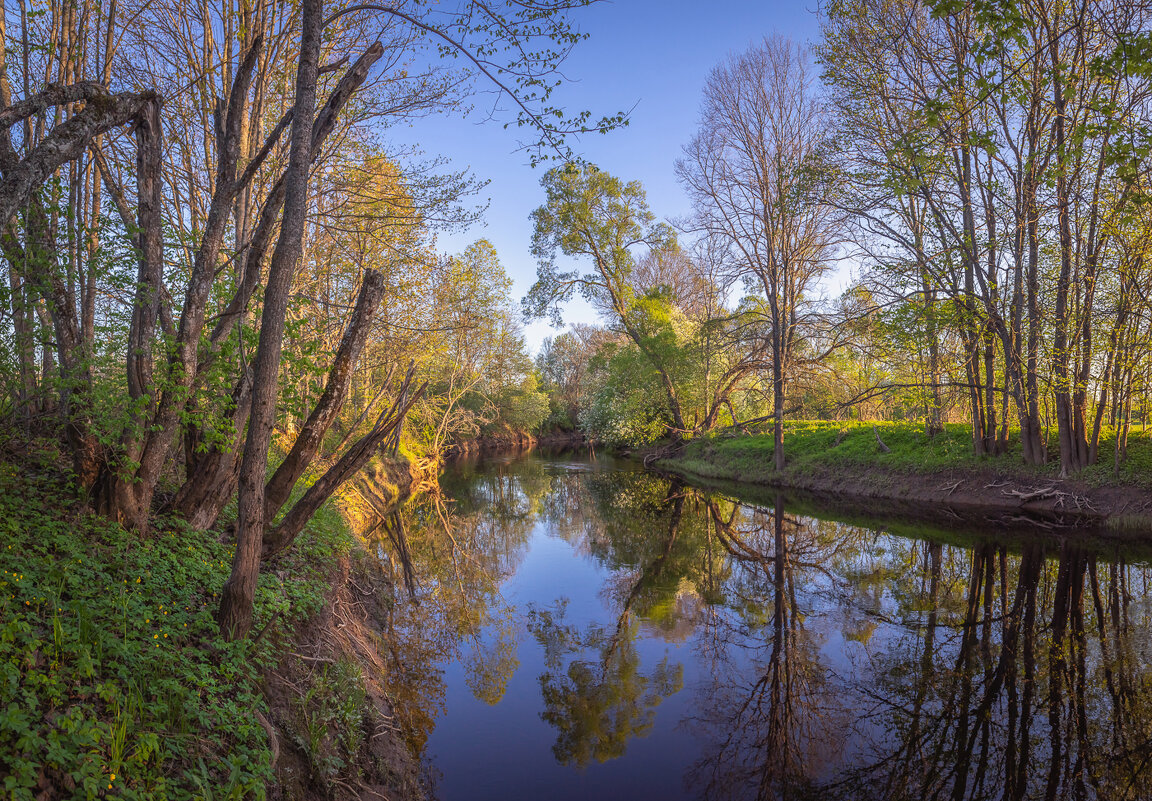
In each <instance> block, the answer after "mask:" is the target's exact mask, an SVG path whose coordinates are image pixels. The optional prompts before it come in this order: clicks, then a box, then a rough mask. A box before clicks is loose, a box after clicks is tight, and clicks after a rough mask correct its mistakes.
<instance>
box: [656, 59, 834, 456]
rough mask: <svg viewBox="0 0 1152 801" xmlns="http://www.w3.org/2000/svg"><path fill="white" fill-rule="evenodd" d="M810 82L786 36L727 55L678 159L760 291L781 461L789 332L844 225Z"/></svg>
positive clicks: (793, 336) (699, 202)
mask: <svg viewBox="0 0 1152 801" xmlns="http://www.w3.org/2000/svg"><path fill="white" fill-rule="evenodd" d="M813 83H814V82H813V75H812V73H811V70H810V67H809V61H808V56H807V54H806V53H805V52H804V50H802V49H801V48H800V47H799V46H797V45H795V44H793V43H792V42H790V41H789V40H787V39H783V38H780V37H774V38H769V39H765V40H764V42H762V43H761V44H759V45H757V46H755V47H753V48H751V49H750V50H748V51H747V52H745V53H743V54H740V55H736V56H732V57H730V58H729V59H727V60H726V61H725V62H724V63H722V64H721V65H720V66H718V67H716V68H715V69H714V70H713V71H712V73H711V75H709V77H708V81H707V83H706V85H705V89H704V100H703V104H702V107H701V115H700V116H701V120H702V122H701V126H700V131H699V132H698V133H697V135H696V136H695V138H694V139H693V140H692V142H691V143H690V144H689V145H688V146H687V147H686V148H685V152H684V157H683V158H682V159H681V160H679V161H678V162H677V166H676V169H677V174H678V175H679V177H680V180H681V181H682V182H683V184H684V186H685V188H686V189H687V190H688V193H689V195H690V196H691V197H692V199H693V202H694V205H695V208H696V225H697V226H698V228H699V229H700V230H701V231H703V232H704V234H705V235H706V236H708V237H710V238H713V239H714V240H716V241H717V242H719V243H721V246H722V247H723V248H724V249H725V251H726V252H727V261H728V264H730V265H731V268H732V269H733V270H734V271H735V272H736V274H737V275H739V276H740V278H742V279H743V280H744V282H745V283H746V285H748V286H749V288H750V289H752V290H753V291H754V292H757V293H759V294H760V295H761V296H762V299H763V301H764V306H765V309H766V312H765V317H766V319H765V324H766V326H765V328H766V330H765V331H764V334H763V336H764V337H765V339H766V340H767V342H768V348H767V350H768V352H769V353H770V354H771V372H772V396H773V409H774V410H773V415H774V419H775V463H776V467H777V469H780V468H782V467H783V466H784V446H783V431H784V403H785V396H786V390H787V383H788V380H789V378H790V372H791V370H792V369H793V367H794V359H795V356H796V353H797V344H798V341H799V340H800V338H801V336H802V333H801V332H802V331H803V329H804V326H805V325H806V324H808V323H810V322H812V319H813V318H812V314H813V311H814V306H813V302H812V297H811V293H812V292H813V291H814V290H815V285H816V282H817V280H818V279H819V278H820V276H821V275H823V274H824V273H825V272H826V270H827V269H828V267H829V264H830V259H831V257H832V255H833V250H834V248H835V246H836V244H837V242H838V241H839V238H840V235H841V226H842V218H841V215H840V212H839V211H838V210H837V207H836V205H835V204H834V203H833V202H832V201H833V197H834V192H835V181H834V180H833V174H832V172H831V169H830V166H829V164H830V162H829V158H828V157H829V155H830V154H829V147H830V144H831V137H830V133H831V131H830V127H829V120H828V117H827V114H826V112H825V109H824V107H823V105H822V104H821V102H820V100H819V98H818V97H817V95H816V87H815V86H814V85H813Z"/></svg>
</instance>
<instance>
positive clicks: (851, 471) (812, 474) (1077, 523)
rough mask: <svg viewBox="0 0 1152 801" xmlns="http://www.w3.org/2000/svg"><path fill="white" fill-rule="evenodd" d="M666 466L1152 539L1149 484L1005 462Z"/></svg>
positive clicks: (738, 480)
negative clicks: (980, 465) (1022, 468)
mask: <svg viewBox="0 0 1152 801" xmlns="http://www.w3.org/2000/svg"><path fill="white" fill-rule="evenodd" d="M649 463H650V464H652V465H653V466H655V467H657V468H658V469H660V470H665V471H668V472H670V473H675V474H679V475H682V476H685V477H687V478H690V479H692V480H693V481H695V482H703V483H706V484H715V485H716V486H718V487H721V488H724V489H728V490H735V491H737V492H740V491H741V489H743V490H744V491H745V492H753V493H755V494H757V495H758V496H763V495H764V493H765V491H768V490H784V491H788V492H790V493H800V494H801V495H803V496H805V497H806V498H807V499H809V500H811V501H812V502H813V503H816V504H817V505H831V506H833V507H836V508H839V509H842V510H858V511H861V512H865V513H869V514H875V515H879V516H886V515H898V516H900V517H904V518H918V519H924V520H927V521H932V522H937V523H943V524H955V523H965V524H989V525H996V526H1002V527H1010V528H1028V527H1036V528H1040V529H1061V530H1063V529H1068V530H1072V529H1083V530H1091V531H1092V533H1093V534H1097V535H1101V536H1105V537H1109V538H1118V539H1124V540H1139V541H1147V542H1150V543H1152V493H1150V492H1149V490H1148V489H1147V488H1145V487H1142V486H1132V485H1112V486H1099V485H1092V484H1088V483H1086V482H1080V481H1075V480H1068V479H1054V478H1048V477H1041V476H1028V475H1024V476H1021V475H1014V474H1012V473H1011V472H1009V471H1006V470H1002V469H992V468H989V469H982V470H973V469H965V468H949V469H944V470H936V471H932V472H924V473H915V472H906V471H894V470H890V469H884V468H880V467H870V468H861V467H859V466H857V465H848V466H845V467H843V468H841V469H832V468H827V467H825V468H821V469H812V468H809V469H807V470H805V471H804V472H800V471H796V470H789V469H788V468H787V467H786V468H785V469H784V470H782V471H779V472H776V471H773V470H771V468H770V466H769V465H765V466H764V469H763V470H762V471H755V472H753V471H748V470H740V469H733V468H730V467H729V466H726V465H725V464H724V463H723V462H722V461H716V462H707V461H706V462H704V463H705V464H706V465H707V467H706V469H703V470H702V469H700V466H701V458H700V454H699V453H697V454H695V458H694V459H693V460H691V462H687V460H683V459H680V458H677V457H676V456H672V457H667V456H664V458H657V459H654V460H649Z"/></svg>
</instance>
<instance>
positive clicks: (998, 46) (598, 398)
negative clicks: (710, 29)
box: [524, 0, 1152, 476]
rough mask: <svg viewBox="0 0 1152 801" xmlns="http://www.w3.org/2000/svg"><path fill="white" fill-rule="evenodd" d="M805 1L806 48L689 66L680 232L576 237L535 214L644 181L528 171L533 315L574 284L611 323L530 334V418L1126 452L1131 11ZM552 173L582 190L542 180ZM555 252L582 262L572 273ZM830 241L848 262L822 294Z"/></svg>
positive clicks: (590, 205)
mask: <svg viewBox="0 0 1152 801" xmlns="http://www.w3.org/2000/svg"><path fill="white" fill-rule="evenodd" d="M822 13H823V16H824V19H823V25H822V39H821V41H820V42H819V43H818V44H817V45H816V46H815V47H814V48H813V51H812V52H811V53H808V52H806V51H805V49H804V48H801V47H800V46H798V45H796V44H794V43H791V42H789V41H788V40H786V39H783V38H781V37H769V38H766V39H765V40H763V42H761V43H759V44H756V45H754V46H752V47H751V48H750V49H749V50H748V51H746V52H745V53H742V54H737V55H733V56H731V57H729V58H728V59H726V60H725V61H724V62H723V63H722V64H720V65H718V66H717V67H716V69H715V70H714V71H713V72H712V74H711V75H710V76H709V78H708V80H707V82H706V88H705V90H704V98H703V101H702V105H701V119H702V122H701V125H700V129H699V131H698V133H697V134H696V136H695V137H694V138H693V139H692V140H691V141H690V142H689V143H687V144H686V145H685V148H684V155H683V157H682V158H681V160H680V161H679V162H678V163H677V165H676V171H677V175H678V177H679V178H680V180H681V182H682V184H683V185H684V187H685V190H686V191H687V193H688V194H689V196H690V198H691V199H692V201H693V204H694V207H695V213H694V214H693V215H692V216H691V217H690V218H689V219H687V220H682V221H677V230H675V231H673V230H671V229H669V230H667V231H664V232H663V233H662V235H661V236H660V237H659V238H658V240H656V241H650V240H649V239H646V238H644V237H643V236H631V237H629V236H623V235H617V236H616V238H615V239H614V240H612V241H611V242H609V241H608V240H605V241H604V243H602V245H601V246H600V247H598V248H589V247H584V248H581V247H572V246H569V245H568V244H567V243H566V242H565V241H564V240H562V239H560V238H557V237H556V235H555V232H554V230H553V228H554V227H555V226H554V224H553V223H552V222H549V223H548V225H547V226H544V225H543V224H542V221H544V220H549V221H551V220H552V219H553V218H556V219H562V220H564V221H565V224H566V225H567V226H568V230H567V231H566V234H567V235H569V236H571V237H572V241H573V242H575V243H590V242H595V241H596V238H597V231H600V232H603V231H607V230H610V229H612V228H613V226H617V227H620V226H621V225H622V224H624V223H625V222H626V221H627V213H626V212H625V211H624V209H623V208H622V207H621V200H622V199H626V202H624V203H623V207H629V208H630V207H635V208H642V209H643V210H644V212H645V213H646V214H647V215H648V218H647V220H646V222H645V224H646V225H648V226H649V227H651V228H652V229H655V228H657V227H658V226H659V224H658V223H655V222H654V221H653V220H652V219H651V213H650V212H648V211H647V206H646V201H645V199H644V194H643V189H642V188H641V187H640V186H639V185H638V184H635V183H632V184H624V183H623V182H622V181H620V180H618V179H616V178H614V177H611V176H607V175H605V174H603V173H600V172H599V171H598V170H596V169H595V168H594V167H591V166H590V165H570V166H568V167H561V168H555V169H554V170H553V171H552V172H550V173H549V175H548V176H547V177H545V179H544V182H543V183H544V184H545V187H546V190H547V193H546V194H547V197H546V202H545V205H544V206H542V207H541V209H540V210H539V211H537V212H536V215H535V218H536V222H537V242H540V241H541V237H542V236H548V235H550V236H552V241H551V242H550V243H549V248H546V249H543V250H541V249H539V248H537V251H536V255H538V256H539V257H541V267H540V270H539V280H538V282H537V284H536V286H534V287H533V289H532V292H531V293H530V294H529V296H528V298H526V299H525V302H524V306H525V311H526V313H527V314H528V315H529V316H544V315H545V314H549V313H552V314H555V312H556V308H557V307H556V305H555V304H556V303H557V302H558V301H563V300H564V299H566V298H567V297H569V296H570V295H571V293H572V292H573V290H574V288H576V287H581V288H583V289H584V290H585V296H586V297H587V298H588V299H589V300H590V301H592V302H593V303H594V305H598V308H600V310H601V311H602V313H603V318H604V325H603V326H602V327H601V328H589V327H586V326H583V327H577V328H575V329H573V330H572V331H569V332H565V333H561V334H560V335H558V336H556V337H555V338H553V339H550V340H548V341H546V342H545V343H544V346H543V348H542V349H541V352H540V354H539V355H538V357H537V369H538V370H539V372H540V374H541V377H542V378H543V379H544V381H545V384H546V386H547V388H548V389H549V392H550V396H551V399H552V400H551V408H552V414H551V416H550V418H549V421H548V422H547V423H546V425H552V426H555V427H560V428H564V427H567V426H573V425H576V424H578V425H579V426H580V427H582V428H583V430H585V431H586V432H588V433H589V434H590V435H592V436H595V437H597V438H600V439H602V440H605V441H608V442H612V443H618V444H630V445H635V444H640V443H646V442H652V441H655V440H657V439H659V438H661V437H669V436H671V437H672V438H673V439H679V438H686V437H691V436H694V435H697V434H700V433H704V432H708V431H712V430H715V429H716V428H717V427H718V426H735V427H738V428H745V429H747V428H748V427H750V426H751V427H756V426H758V425H760V424H763V423H764V422H766V421H771V424H772V426H771V427H772V430H773V432H774V435H775V438H776V466H777V468H779V467H781V466H783V464H784V461H783V460H784V453H783V449H782V443H781V435H782V430H783V421H784V418H785V417H792V418H803V417H816V418H826V419H843V418H851V417H861V418H872V419H878V418H880V419H892V420H910V421H916V422H919V423H922V424H923V425H924V427H925V431H926V433H927V434H928V436H930V437H931V436H934V435H935V434H936V433H938V432H939V431H940V430H941V429H942V425H943V424H944V422H947V421H953V422H959V421H964V422H968V423H970V424H971V426H972V430H973V448H974V451H975V453H977V454H984V455H989V456H996V455H1000V454H1004V453H1007V452H1008V451H1009V450H1012V452H1014V453H1015V452H1019V453H1020V454H1021V457H1022V459H1023V461H1024V462H1025V463H1026V464H1031V465H1037V464H1044V463H1045V462H1047V461H1049V460H1050V459H1052V458H1055V460H1057V461H1058V464H1059V469H1060V473H1061V475H1063V476H1070V475H1074V474H1076V473H1077V472H1079V471H1080V470H1081V469H1083V468H1084V467H1085V466H1087V465H1089V464H1093V463H1096V462H1097V461H1098V460H1099V459H1100V458H1101V453H1100V444H1101V441H1102V435H1103V434H1104V433H1105V431H1106V430H1109V429H1110V430H1112V431H1114V432H1115V438H1114V439H1115V452H1114V454H1112V458H1113V459H1114V462H1115V464H1116V465H1119V464H1120V462H1121V461H1122V460H1123V459H1124V458H1125V455H1126V445H1127V438H1128V435H1129V432H1130V430H1131V426H1132V424H1133V422H1134V421H1136V422H1140V423H1142V424H1143V423H1145V422H1146V421H1147V417H1148V411H1149V404H1148V390H1149V381H1148V379H1149V366H1150V363H1149V360H1148V358H1147V355H1148V349H1149V344H1150V342H1152V306H1150V305H1149V291H1150V289H1152V276H1150V275H1149V273H1148V270H1147V267H1146V264H1145V262H1146V261H1147V259H1146V258H1145V255H1146V253H1147V252H1148V245H1149V242H1150V238H1149V234H1150V233H1152V227H1150V223H1152V218H1150V217H1149V212H1148V209H1149V202H1148V201H1149V194H1148V191H1147V189H1148V187H1149V179H1150V175H1149V162H1148V155H1149V152H1150V150H1152V147H1150V144H1152V140H1150V139H1149V132H1150V131H1152V126H1150V125H1149V112H1150V111H1152V106H1150V105H1149V102H1148V97H1149V89H1150V88H1152V83H1150V80H1149V70H1148V62H1147V59H1146V56H1145V53H1146V46H1147V43H1148V40H1149V33H1148V30H1147V22H1148V20H1147V11H1146V10H1145V9H1143V7H1139V6H1136V5H1133V4H1128V3H1124V2H1119V3H1087V2H1083V3H1077V4H1073V5H1071V6H1067V5H1061V4H1052V3H1048V2H1046V0H1037V2H1031V3H1025V4H1023V5H1019V4H1011V3H1007V2H1001V0H990V1H989V2H984V1H983V0H982V1H981V2H971V3H966V2H943V0H932V1H931V2H919V0H895V2H893V1H892V0H859V1H858V0H843V1H838V2H834V3H831V4H829V5H828V6H827V7H826V8H825V9H823V12H822ZM813 61H815V63H813ZM816 67H818V68H819V73H818V74H817V72H816ZM580 176H583V181H582V182H581V178H580ZM593 178H594V179H593ZM561 179H562V180H563V181H566V182H567V183H568V184H569V185H574V184H580V189H581V191H582V193H583V194H581V195H580V196H579V204H574V203H573V202H572V198H571V197H568V198H558V197H557V196H556V193H555V192H554V191H552V186H553V185H554V184H555V183H556V182H558V181H560V180H561ZM624 187H626V189H623V188H624ZM574 209H575V210H574ZM623 230H624V229H621V231H623ZM621 231H617V232H616V233H617V234H620V233H621ZM557 251H560V252H563V253H564V254H566V255H568V256H573V257H576V258H578V259H581V260H582V261H583V263H584V264H587V265H591V266H592V267H593V268H594V272H592V273H589V274H588V275H581V274H579V273H578V272H576V271H571V272H564V271H563V270H561V269H559V268H558V267H557V266H556V262H555V261H554V254H555V253H556V252H557ZM605 254H608V257H607V258H606V257H605ZM844 262H848V263H851V264H853V265H855V266H856V274H855V275H854V276H853V280H852V281H851V283H850V285H849V286H848V287H847V288H846V289H845V290H844V291H843V292H842V293H841V294H840V295H839V296H838V297H826V296H824V295H823V294H822V293H823V291H824V289H823V285H822V283H821V280H820V279H821V277H822V276H824V275H826V274H827V273H828V272H829V271H830V270H831V269H833V268H834V267H835V266H837V265H838V264H843V263H844ZM609 286H614V287H619V289H617V290H614V291H613V293H612V297H613V300H612V302H611V303H605V302H604V301H603V300H602V296H603V295H604V293H605V292H606V291H607V289H606V288H607V287H609ZM589 287H592V289H591V290H589ZM617 297H621V298H625V299H626V300H630V302H625V303H623V304H621V303H620V302H618V301H617V300H616V299H615V298H617ZM1050 440H1051V445H1052V447H1051V450H1052V451H1054V453H1053V455H1052V456H1050V455H1049V450H1050Z"/></svg>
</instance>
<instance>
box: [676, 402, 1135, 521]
mask: <svg viewBox="0 0 1152 801" xmlns="http://www.w3.org/2000/svg"><path fill="white" fill-rule="evenodd" d="M877 435H879V439H880V440H881V441H882V442H883V444H884V446H885V447H887V448H888V451H887V452H885V451H884V449H883V448H881V446H880V443H879V442H878V441H877ZM971 436H972V434H971V427H970V426H966V425H958V424H950V425H947V426H945V430H944V432H943V433H941V434H938V435H937V436H935V437H932V438H929V437H928V436H927V435H926V433H925V431H924V428H923V426H919V425H914V424H909V423H870V422H849V423H837V422H825V421H792V422H788V423H787V424H786V427H785V433H784V453H785V458H786V464H785V467H784V469H783V470H780V471H777V470H775V469H774V461H773V441H772V435H771V433H761V434H746V435H743V434H742V435H732V434H719V435H716V436H712V437H700V438H697V439H695V440H692V441H691V442H689V443H687V445H686V446H685V448H684V450H683V451H682V453H680V455H678V456H676V457H674V458H668V459H663V460H661V461H660V462H659V465H660V466H662V467H665V468H668V469H671V470H673V471H676V472H680V473H684V474H686V475H689V476H696V477H699V478H704V479H713V480H721V481H734V482H739V483H744V484H749V485H759V486H774V487H794V488H800V489H805V490H810V491H812V490H815V491H820V490H824V489H826V490H829V491H832V492H840V493H842V494H846V495H852V494H856V495H861V496H866V497H870V498H883V497H892V498H899V499H903V500H915V499H917V498H922V499H923V500H931V501H938V500H944V499H948V500H949V501H952V500H955V501H958V502H962V503H967V504H970V505H978V504H979V503H980V502H981V501H982V500H983V501H984V502H986V503H988V504H990V505H996V504H999V505H1011V504H1012V503H1013V502H1015V498H1014V497H1013V496H1010V495H1009V494H1008V492H1007V491H1004V488H1002V487H999V486H991V487H990V486H989V485H994V484H995V483H996V482H994V481H993V480H992V479H993V478H994V479H997V480H999V479H1003V480H1006V481H1011V482H1013V486H1017V487H1027V486H1036V485H1047V484H1049V483H1052V482H1054V481H1056V480H1057V479H1058V477H1059V455H1058V453H1056V452H1055V450H1054V447H1055V442H1054V439H1055V437H1054V436H1053V437H1052V438H1051V439H1052V440H1053V442H1051V445H1052V448H1053V450H1051V452H1050V454H1049V461H1048V463H1047V464H1045V465H1042V466H1036V467H1030V466H1027V465H1025V464H1024V463H1023V459H1022V458H1021V455H1020V451H1019V446H1018V441H1017V440H1016V439H1015V438H1013V439H1012V440H1011V441H1010V445H1009V449H1008V451H1007V452H1006V453H1004V454H1002V455H999V456H995V457H978V456H975V455H974V454H973V448H972V439H971ZM1114 446H1115V434H1114V433H1113V432H1111V431H1107V432H1105V433H1104V435H1103V436H1102V438H1101V447H1100V458H1099V461H1098V463H1097V464H1095V465H1092V466H1090V467H1088V468H1087V469H1085V470H1084V471H1083V472H1082V473H1081V474H1079V475H1078V476H1075V477H1074V478H1073V479H1072V480H1070V481H1068V482H1063V483H1062V484H1061V486H1067V487H1068V488H1069V489H1070V491H1074V492H1076V493H1083V494H1085V497H1089V496H1091V497H1092V498H1093V499H1099V501H1098V502H1099V503H1101V504H1102V506H1101V507H1100V508H1099V509H1097V511H1099V512H1100V513H1101V514H1102V515H1107V514H1109V513H1116V514H1123V513H1126V512H1125V510H1130V509H1131V508H1134V506H1135V505H1136V503H1135V502H1136V499H1138V498H1142V497H1143V494H1144V493H1146V492H1148V491H1149V490H1150V489H1152V436H1150V435H1149V432H1143V431H1132V432H1131V433H1130V434H1129V437H1128V454H1127V458H1126V459H1125V460H1124V461H1123V462H1122V463H1121V464H1120V467H1119V469H1118V470H1117V469H1116V468H1115V466H1114V460H1113V448H1114ZM956 482H961V484H960V485H956ZM965 482H966V485H965ZM957 486H959V487H960V490H959V491H957ZM1009 489H1010V488H1009ZM1105 496H1107V497H1105ZM1121 496H1125V497H1126V498H1127V499H1128V500H1124V501H1123V502H1122V499H1121ZM1110 498H1111V499H1112V500H1109V499H1110ZM1095 503H1096V501H1094V503H1093V507H1094V508H1095ZM1110 503H1111V504H1112V506H1113V507H1115V508H1104V507H1107V506H1108V505H1109V504H1110ZM1121 507H1122V508H1121ZM1085 508H1087V507H1085Z"/></svg>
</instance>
